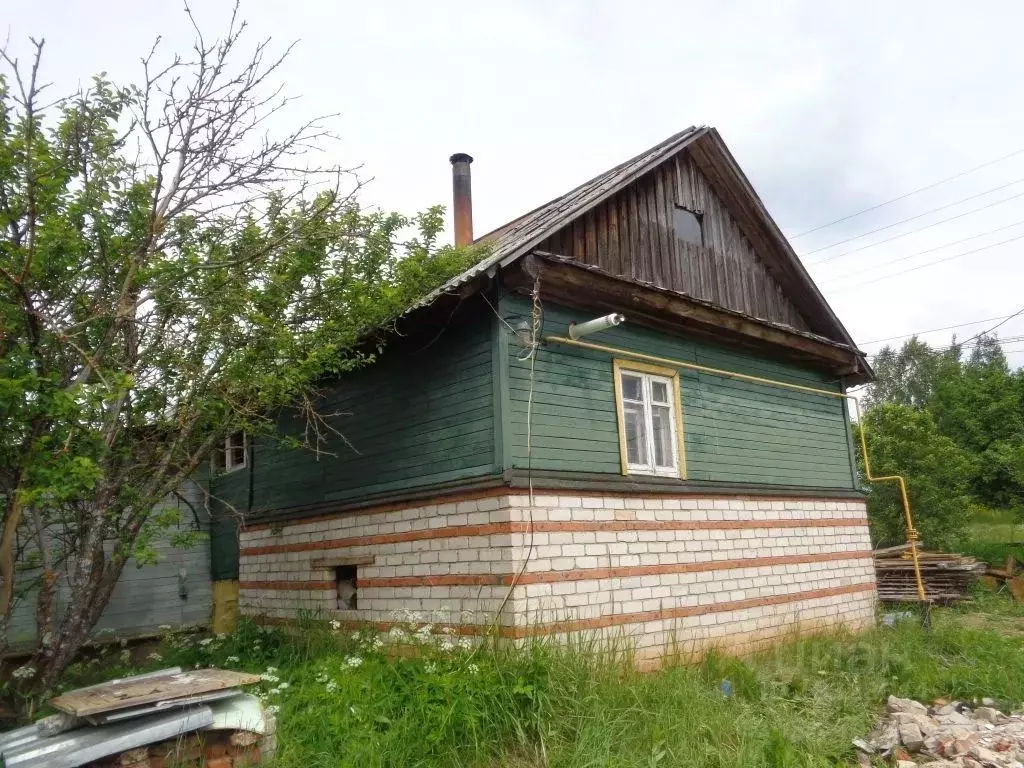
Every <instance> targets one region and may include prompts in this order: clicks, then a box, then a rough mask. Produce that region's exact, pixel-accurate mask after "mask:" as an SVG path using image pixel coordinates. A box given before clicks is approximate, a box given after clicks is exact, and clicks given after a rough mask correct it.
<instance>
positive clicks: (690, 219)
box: [672, 205, 704, 246]
mask: <svg viewBox="0 0 1024 768" xmlns="http://www.w3.org/2000/svg"><path fill="white" fill-rule="evenodd" d="M701 218H702V217H701V214H699V213H697V212H696V211H691V210H690V209H689V208H684V207H683V206H681V205H677V206H676V207H675V211H674V213H673V219H672V224H673V226H674V227H675V231H676V239H678V240H682V241H683V242H684V243H690V244H692V245H698V246H703V245H704V229H703V227H702V222H701Z"/></svg>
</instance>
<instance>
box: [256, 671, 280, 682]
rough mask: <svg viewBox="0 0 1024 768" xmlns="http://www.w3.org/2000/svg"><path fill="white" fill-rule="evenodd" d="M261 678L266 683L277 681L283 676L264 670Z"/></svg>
mask: <svg viewBox="0 0 1024 768" xmlns="http://www.w3.org/2000/svg"><path fill="white" fill-rule="evenodd" d="M260 680H262V681H263V682H264V683H277V682H279V681H280V680H281V678H280V677H278V676H277V675H272V674H270V673H269V672H264V673H263V674H262V675H260Z"/></svg>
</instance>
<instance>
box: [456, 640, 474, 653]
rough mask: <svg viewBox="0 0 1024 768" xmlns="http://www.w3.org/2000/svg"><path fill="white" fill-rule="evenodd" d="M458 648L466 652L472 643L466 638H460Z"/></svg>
mask: <svg viewBox="0 0 1024 768" xmlns="http://www.w3.org/2000/svg"><path fill="white" fill-rule="evenodd" d="M459 647H460V648H462V649H463V650H464V651H468V650H469V649H470V648H472V647H473V641H472V640H471V639H470V638H468V637H460V638H459Z"/></svg>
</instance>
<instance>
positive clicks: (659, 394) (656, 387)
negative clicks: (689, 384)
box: [651, 380, 668, 404]
mask: <svg viewBox="0 0 1024 768" xmlns="http://www.w3.org/2000/svg"><path fill="white" fill-rule="evenodd" d="M651 400H652V401H653V402H655V403H665V404H668V382H664V381H653V380H652V381H651Z"/></svg>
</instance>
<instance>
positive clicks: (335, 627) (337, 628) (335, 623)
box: [331, 619, 341, 632]
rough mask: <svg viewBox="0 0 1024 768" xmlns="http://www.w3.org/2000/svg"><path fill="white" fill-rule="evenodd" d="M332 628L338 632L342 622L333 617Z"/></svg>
mask: <svg viewBox="0 0 1024 768" xmlns="http://www.w3.org/2000/svg"><path fill="white" fill-rule="evenodd" d="M331 629H333V630H334V631H335V632H337V631H338V630H339V629H341V622H340V621H338V620H337V619H331Z"/></svg>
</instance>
